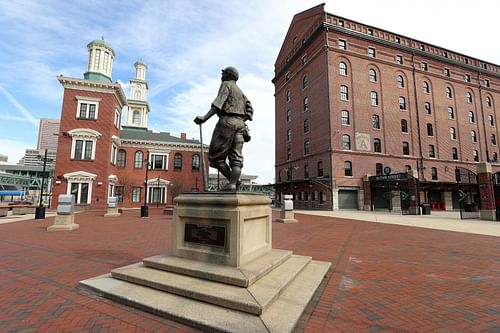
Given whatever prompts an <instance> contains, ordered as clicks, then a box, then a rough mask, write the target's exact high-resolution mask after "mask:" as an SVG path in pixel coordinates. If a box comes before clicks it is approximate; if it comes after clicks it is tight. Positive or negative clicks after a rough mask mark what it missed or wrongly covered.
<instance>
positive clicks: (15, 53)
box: [0, 0, 500, 183]
mask: <svg viewBox="0 0 500 333" xmlns="http://www.w3.org/2000/svg"><path fill="white" fill-rule="evenodd" d="M325 2H326V9H327V11H328V12H330V13H333V14H337V15H340V16H344V17H346V18H350V19H353V20H356V21H359V22H362V23H366V24H371V25H373V26H376V27H380V28H384V29H387V30H389V31H394V32H397V33H400V34H402V35H406V36H409V37H413V38H416V39H420V40H422V41H425V42H428V43H432V44H436V45H439V46H442V47H446V48H449V49H451V50H453V51H457V52H461V53H465V54H467V55H469V56H472V57H476V58H480V59H483V60H486V61H490V62H493V63H496V64H500V52H498V46H497V45H496V44H497V40H498V36H497V33H498V31H499V29H498V21H497V18H496V17H495V15H497V13H498V12H499V11H500V3H499V2H496V1H475V2H474V3H473V5H474V6H473V7H474V8H471V7H470V6H471V5H472V3H471V2H470V1H467V2H466V1H440V2H437V1H429V0H421V1H419V2H418V3H415V2H409V1H408V2H405V1H392V0H391V1H364V0H358V1H351V2H349V3H347V2H339V1H325ZM319 3H321V2H314V1H306V0H294V1H292V0H255V1H243V0H238V1H236V0H233V1H231V0H226V1H219V0H211V1H208V0H206V1H203V0H198V1H196V0H183V1H181V0H176V1H173V0H170V1H168V0H163V1H160V0H158V1H156V0H154V1H114V0H110V1H92V0H86V1H78V0H71V1H67V0H64V1H59V0H53V1H49V0H47V1H42V0H33V1H31V0H11V1H4V2H3V3H2V10H1V11H0V26H1V27H2V29H0V124H1V126H0V128H1V130H0V153H1V154H6V155H8V156H9V162H11V163H17V161H18V160H19V159H20V158H21V157H22V155H23V153H24V149H26V148H35V147H36V141H37V136H38V122H39V119H40V118H59V117H60V112H61V103H62V93H63V89H62V87H61V86H60V84H59V82H58V81H57V80H56V76H57V75H59V74H63V75H64V76H69V77H76V78H83V73H84V72H85V70H86V64H87V48H86V45H87V44H88V43H89V42H90V41H92V40H94V39H97V38H101V36H104V38H105V40H107V41H108V42H109V43H110V44H111V45H112V46H113V48H114V50H115V52H116V57H115V61H114V65H113V81H118V82H121V83H122V84H123V85H124V90H125V92H126V93H127V94H128V80H129V79H130V78H132V77H133V76H134V75H135V73H134V67H133V64H134V62H135V61H137V60H139V59H142V60H143V61H144V62H145V63H147V64H148V66H149V69H148V73H147V80H148V83H149V88H150V91H149V102H150V105H151V109H152V111H151V113H150V114H149V124H148V125H149V128H150V129H153V130H155V131H167V132H171V133H172V134H173V135H176V136H178V135H179V134H180V133H181V132H186V133H188V137H190V138H198V134H199V132H198V128H197V126H196V125H195V124H194V123H193V122H192V119H193V118H194V117H195V116H196V115H198V114H204V113H205V112H206V111H207V110H208V109H209V107H210V103H211V102H212V100H213V99H214V97H215V95H216V93H217V89H218V85H219V83H220V69H221V68H223V67H225V66H228V65H234V66H236V67H237V68H238V69H239V70H240V80H239V81H238V83H239V85H240V86H241V87H242V89H243V91H244V92H245V94H246V95H247V96H248V98H249V99H250V100H251V101H252V104H253V105H254V109H255V119H254V121H253V122H251V123H249V126H250V129H251V133H252V141H251V142H250V143H248V144H247V145H246V146H245V148H244V155H245V159H246V162H245V168H244V173H247V174H252V175H257V176H258V177H259V178H258V179H257V180H258V182H260V183H268V182H273V177H274V96H273V94H274V87H273V85H272V83H271V79H272V78H273V74H274V61H275V59H276V56H277V54H278V51H279V48H280V47H281V43H282V41H283V38H284V36H285V34H286V32H287V30H288V26H289V24H290V22H291V20H292V18H293V15H294V14H296V13H298V12H300V11H303V10H306V9H308V8H310V7H313V6H315V5H317V4H319ZM405 3H407V4H408V5H405ZM410 4H411V5H410ZM450 5H451V6H452V7H451V8H449V6H450ZM408 6H411V9H410V7H408ZM471 9H474V10H471ZM410 10H411V11H412V12H411V13H410V14H409V11H410ZM215 122H216V119H215V117H214V119H211V120H210V121H208V122H207V123H206V125H205V126H204V141H205V142H207V143H208V142H209V140H210V134H211V132H212V129H213V127H214V126H215Z"/></svg>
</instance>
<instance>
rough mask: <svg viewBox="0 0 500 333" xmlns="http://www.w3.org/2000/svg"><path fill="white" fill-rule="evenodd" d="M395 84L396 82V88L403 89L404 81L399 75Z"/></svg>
mask: <svg viewBox="0 0 500 333" xmlns="http://www.w3.org/2000/svg"><path fill="white" fill-rule="evenodd" d="M397 82H398V88H404V87H405V79H404V78H403V77H402V76H401V75H398V79H397Z"/></svg>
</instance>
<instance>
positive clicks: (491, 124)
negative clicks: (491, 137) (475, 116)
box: [488, 114, 495, 126]
mask: <svg viewBox="0 0 500 333" xmlns="http://www.w3.org/2000/svg"><path fill="white" fill-rule="evenodd" d="M488 124H489V125H490V126H494V125H495V122H494V121H493V116H492V115H491V114H489V115H488Z"/></svg>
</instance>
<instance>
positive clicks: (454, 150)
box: [451, 147, 458, 160]
mask: <svg viewBox="0 0 500 333" xmlns="http://www.w3.org/2000/svg"><path fill="white" fill-rule="evenodd" d="M451 158H452V159H454V160H458V149H457V148H455V147H453V148H451Z"/></svg>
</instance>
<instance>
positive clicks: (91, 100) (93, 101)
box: [76, 96, 101, 120]
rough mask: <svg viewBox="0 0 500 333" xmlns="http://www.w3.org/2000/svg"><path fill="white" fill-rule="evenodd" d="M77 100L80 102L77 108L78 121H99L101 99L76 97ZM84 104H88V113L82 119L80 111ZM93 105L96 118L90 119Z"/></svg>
mask: <svg viewBox="0 0 500 333" xmlns="http://www.w3.org/2000/svg"><path fill="white" fill-rule="evenodd" d="M76 100H77V101H78V105H77V107H76V119H90V120H97V119H98V115H99V102H100V101H101V98H94V97H88V96H76ZM82 104H87V111H86V113H85V117H80V109H81V107H82ZM91 104H93V105H95V117H94V118H89V117H88V115H89V110H90V105H91Z"/></svg>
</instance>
